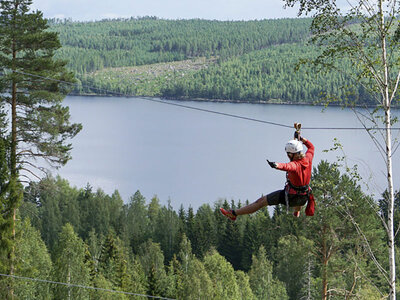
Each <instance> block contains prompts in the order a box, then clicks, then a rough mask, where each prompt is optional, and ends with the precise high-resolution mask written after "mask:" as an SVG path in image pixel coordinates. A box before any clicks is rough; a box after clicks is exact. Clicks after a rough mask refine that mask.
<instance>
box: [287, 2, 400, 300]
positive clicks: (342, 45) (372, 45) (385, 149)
mask: <svg viewBox="0 0 400 300" xmlns="http://www.w3.org/2000/svg"><path fill="white" fill-rule="evenodd" d="M284 2H285V3H286V6H288V7H293V6H294V5H297V4H298V5H299V12H298V15H299V16H302V15H303V16H304V15H306V16H307V15H311V16H312V18H313V20H312V25H311V32H312V37H311V41H312V42H313V43H314V44H316V45H317V46H318V47H320V49H321V52H320V54H319V55H318V56H317V57H316V58H315V59H314V60H312V61H311V62H312V64H313V65H314V66H316V67H317V68H318V69H319V70H321V71H325V70H336V71H338V72H341V73H342V74H343V76H346V78H348V80H349V83H351V82H350V80H352V83H354V84H355V85H359V84H361V85H362V86H363V87H364V89H365V91H366V92H368V93H369V94H370V95H372V96H373V97H374V99H375V100H376V105H377V106H376V109H374V110H373V111H371V112H369V111H368V113H365V112H364V111H360V110H355V111H356V112H357V117H358V118H359V120H360V121H362V124H363V125H364V127H365V128H366V130H367V132H368V134H369V136H370V137H371V138H372V140H373V141H374V143H375V145H376V146H377V148H378V150H379V151H380V153H381V155H382V158H383V160H384V162H385V165H386V178H387V191H388V195H389V196H388V206H387V207H388V212H387V220H385V219H383V218H382V222H383V225H384V227H385V229H386V232H387V239H388V254H389V271H388V272H387V273H388V274H387V278H388V284H389V289H390V292H389V298H390V299H395V298H396V285H395V283H396V273H395V244H394V243H395V241H394V239H395V228H394V223H393V215H394V186H393V172H392V155H393V152H392V149H393V142H394V141H393V138H392V125H393V123H394V121H396V120H395V119H394V118H392V116H391V108H392V106H393V104H394V102H395V101H398V93H397V92H398V87H399V80H400V52H399V50H398V49H399V41H400V25H399V19H398V15H399V12H400V3H399V1H396V0H348V1H337V0H284ZM348 61H350V62H351V63H352V65H353V66H354V68H353V69H352V70H351V72H347V71H348V70H346V69H345V68H343V63H344V62H348ZM346 89H347V91H348V92H349V97H348V98H347V99H345V104H349V105H353V104H354V103H352V97H351V87H346ZM327 96H328V97H330V96H333V95H327ZM369 124H370V125H371V126H370V127H369ZM380 127H382V128H380Z"/></svg>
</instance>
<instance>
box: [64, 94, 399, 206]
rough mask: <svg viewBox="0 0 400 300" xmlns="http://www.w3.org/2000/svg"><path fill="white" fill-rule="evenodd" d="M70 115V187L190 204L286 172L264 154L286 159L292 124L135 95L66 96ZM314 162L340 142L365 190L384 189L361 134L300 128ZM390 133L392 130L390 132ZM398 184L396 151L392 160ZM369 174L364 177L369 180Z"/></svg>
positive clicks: (337, 112) (245, 107)
mask: <svg viewBox="0 0 400 300" xmlns="http://www.w3.org/2000/svg"><path fill="white" fill-rule="evenodd" d="M64 103H65V104H66V105H68V106H69V107H70V110H71V115H72V120H73V121H74V122H80V123H82V124H83V130H82V132H81V133H80V134H79V135H78V136H77V137H76V138H75V139H74V140H73V145H74V149H73V151H72V157H73V159H72V160H71V161H70V162H68V164H67V165H66V166H65V167H63V168H62V169H60V170H59V174H60V175H61V176H62V177H64V178H66V179H67V180H69V182H70V183H71V185H74V186H77V187H78V188H82V187H85V186H86V184H87V183H89V184H90V185H92V186H93V187H94V188H95V189H96V188H101V189H103V190H104V191H105V192H106V193H112V192H113V191H114V190H116V189H117V190H118V191H119V192H120V193H121V195H122V197H123V199H124V201H125V202H127V201H128V200H129V197H130V196H131V195H133V194H134V193H135V192H136V191H137V190H140V192H141V193H142V194H143V195H144V196H145V197H146V198H147V199H148V200H149V199H150V198H151V197H153V196H154V195H157V196H158V197H159V198H160V201H161V203H162V204H166V203H167V201H168V199H170V200H171V203H172V206H173V207H174V209H178V208H179V206H180V205H181V204H183V205H184V206H185V207H186V208H187V207H189V205H190V206H192V207H193V208H195V209H197V208H198V207H199V206H200V205H201V204H203V203H210V204H213V203H214V202H215V201H216V200H218V199H219V198H224V199H225V198H226V199H228V200H231V199H234V200H235V201H238V200H239V199H240V200H241V201H242V202H244V201H246V200H249V201H254V200H255V199H257V198H258V197H259V196H261V195H262V194H266V193H269V192H271V191H274V190H276V189H281V188H282V187H283V185H284V182H285V173H284V172H281V171H277V170H274V169H271V168H270V167H269V166H268V165H267V163H266V161H265V160H266V159H267V158H268V159H269V160H272V161H278V162H286V161H287V157H286V154H285V152H284V146H285V143H286V142H287V141H288V140H289V139H291V138H292V136H293V130H292V129H288V128H283V127H277V126H272V125H267V124H263V123H257V122H251V121H247V120H241V119H235V118H230V117H227V116H220V115H215V114H210V113H205V112H200V111H193V110H188V109H184V108H179V107H174V106H170V105H165V104H160V103H155V102H151V101H148V100H145V99H141V98H117V97H67V98H66V100H65V102H64ZM185 104H187V105H190V106H195V107H199V108H202V109H208V110H215V111H220V112H224V113H229V114H237V115H242V116H246V117H250V118H256V119H262V120H266V121H272V122H277V123H282V124H287V125H292V124H293V123H294V122H296V121H297V122H301V123H302V124H303V126H304V127H305V126H307V127H360V123H359V122H358V121H357V119H356V118H355V116H354V114H353V112H352V111H350V110H342V109H341V108H338V107H332V108H328V109H326V110H325V111H322V108H321V107H314V106H289V105H261V104H260V105H258V104H234V103H212V102H185ZM302 134H303V136H304V137H306V138H308V139H310V140H311V141H312V142H313V143H314V145H315V147H316V153H315V158H314V165H315V166H316V165H317V163H318V162H319V161H321V160H328V161H331V162H333V161H335V160H336V156H338V155H341V153H339V152H335V153H334V152H329V153H324V152H323V150H325V149H329V148H331V147H332V146H333V139H334V138H338V139H339V141H340V142H341V143H342V145H343V146H344V151H345V154H346V155H347V158H348V162H349V163H350V164H355V163H356V164H358V165H359V169H360V172H361V174H362V175H363V177H364V179H365V180H366V181H367V183H368V185H369V187H370V188H371V192H375V193H376V194H377V193H380V192H382V191H383V190H384V188H385V186H386V179H385V176H384V172H385V164H384V162H383V160H382V157H381V155H380V154H379V152H378V150H377V149H376V147H375V146H374V144H373V142H372V141H371V139H370V138H369V136H368V134H367V133H366V132H365V131H339V130H329V131H322V130H303V132H302ZM396 134H397V132H396ZM393 163H394V165H393V169H394V178H395V187H396V189H399V184H398V182H399V180H397V179H398V178H399V175H400V174H399V171H398V166H399V163H400V159H399V154H398V153H397V152H396V153H395V156H394V159H393ZM370 176H372V177H371V179H369V177H370Z"/></svg>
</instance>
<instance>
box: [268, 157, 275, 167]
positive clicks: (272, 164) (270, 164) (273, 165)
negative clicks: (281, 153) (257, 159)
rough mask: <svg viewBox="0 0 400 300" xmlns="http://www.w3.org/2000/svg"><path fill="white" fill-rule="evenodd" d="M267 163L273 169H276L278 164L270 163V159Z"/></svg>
mask: <svg viewBox="0 0 400 300" xmlns="http://www.w3.org/2000/svg"><path fill="white" fill-rule="evenodd" d="M267 162H268V164H269V166H270V167H271V168H274V169H276V162H273V161H269V160H268V159H267Z"/></svg>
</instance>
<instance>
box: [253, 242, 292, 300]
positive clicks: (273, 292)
mask: <svg viewBox="0 0 400 300" xmlns="http://www.w3.org/2000/svg"><path fill="white" fill-rule="evenodd" d="M249 277H250V286H251V289H252V290H253V293H254V295H255V296H256V297H257V299H276V300H278V299H288V296H287V294H286V290H285V287H284V285H283V283H282V282H281V281H279V280H277V279H275V278H274V276H273V273H272V264H271V262H270V261H268V259H267V256H266V251H265V248H264V247H263V246H261V247H260V249H259V250H258V252H257V253H256V254H253V262H252V265H251V269H250V271H249Z"/></svg>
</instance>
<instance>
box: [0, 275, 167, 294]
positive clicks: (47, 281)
mask: <svg viewBox="0 0 400 300" xmlns="http://www.w3.org/2000/svg"><path fill="white" fill-rule="evenodd" d="M0 276H3V277H9V278H15V279H22V280H30V281H38V282H43V283H51V284H58V285H63V286H67V287H76V288H83V289H90V290H98V291H103V292H109V293H119V294H125V295H131V296H139V297H147V298H153V299H163V300H175V299H173V298H165V297H160V296H151V295H144V294H136V293H130V292H123V291H117V290H110V289H103V288H97V287H93V286H85V285H81V284H72V283H65V282H58V281H52V280H45V279H39V278H31V277H24V276H17V275H9V274H0Z"/></svg>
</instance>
